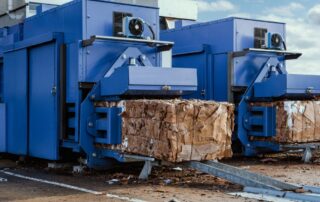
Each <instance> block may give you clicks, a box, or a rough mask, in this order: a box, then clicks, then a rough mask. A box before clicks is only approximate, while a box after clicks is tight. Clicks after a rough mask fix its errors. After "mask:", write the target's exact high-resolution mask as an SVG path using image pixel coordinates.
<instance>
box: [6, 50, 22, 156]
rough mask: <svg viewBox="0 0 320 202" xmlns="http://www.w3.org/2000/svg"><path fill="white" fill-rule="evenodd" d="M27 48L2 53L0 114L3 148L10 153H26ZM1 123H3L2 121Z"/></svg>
mask: <svg viewBox="0 0 320 202" xmlns="http://www.w3.org/2000/svg"><path fill="white" fill-rule="evenodd" d="M27 65H28V64H27V50H26V49H21V50H18V51H12V52H8V53H5V54H4V66H3V74H4V75H3V101H4V103H5V105H2V107H1V110H2V112H1V116H2V118H3V116H4V113H5V116H6V117H5V121H6V122H5V125H4V127H5V128H2V131H1V132H2V134H4V130H5V134H6V135H5V136H2V138H1V139H2V140H1V141H3V142H4V141H5V142H6V143H4V145H3V146H2V147H3V148H4V147H5V146H6V151H7V152H8V153H11V154H17V155H26V154H27V151H28V148H27V146H28V144H27V142H28V138H27V137H28V136H27V131H28V130H27V128H28V127H27V109H28V105H27V103H28V100H27V86H28V85H27V75H28V72H27ZM2 124H3V123H2ZM0 127H1V126H0Z"/></svg>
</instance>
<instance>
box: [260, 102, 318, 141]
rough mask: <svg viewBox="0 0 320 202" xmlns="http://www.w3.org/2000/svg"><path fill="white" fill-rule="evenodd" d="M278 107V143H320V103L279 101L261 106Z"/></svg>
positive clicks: (276, 139)
mask: <svg viewBox="0 0 320 202" xmlns="http://www.w3.org/2000/svg"><path fill="white" fill-rule="evenodd" d="M259 105H263V106H274V107H276V109H277V110H276V116H277V118H276V120H277V123H276V136H275V138H274V141H275V142H278V143H284V144H286V143H309V142H318V141H320V133H319V132H320V102H319V101H316V100H311V101H310V100H309V101H277V102H272V103H263V104H259Z"/></svg>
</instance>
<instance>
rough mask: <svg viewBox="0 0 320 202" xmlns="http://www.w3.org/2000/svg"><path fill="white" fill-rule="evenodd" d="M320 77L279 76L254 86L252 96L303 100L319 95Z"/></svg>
mask: <svg viewBox="0 0 320 202" xmlns="http://www.w3.org/2000/svg"><path fill="white" fill-rule="evenodd" d="M319 81H320V76H314V75H295V74H281V75H274V76H272V77H271V78H269V79H267V80H266V81H263V82H260V83H256V84H255V85H254V95H255V97H258V98H259V97H260V98H266V97H267V98H272V97H281V96H286V97H295V98H299V97H300V98H304V97H307V96H311V95H319V94H320V83H319Z"/></svg>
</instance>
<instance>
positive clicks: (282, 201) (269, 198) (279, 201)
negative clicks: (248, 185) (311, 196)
mask: <svg viewBox="0 0 320 202" xmlns="http://www.w3.org/2000/svg"><path fill="white" fill-rule="evenodd" d="M228 194H229V195H232V196H240V197H243V198H249V199H257V200H262V201H269V202H273V201H277V202H295V201H293V200H289V199H284V198H279V197H275V196H269V195H264V194H252V193H247V192H234V193H228Z"/></svg>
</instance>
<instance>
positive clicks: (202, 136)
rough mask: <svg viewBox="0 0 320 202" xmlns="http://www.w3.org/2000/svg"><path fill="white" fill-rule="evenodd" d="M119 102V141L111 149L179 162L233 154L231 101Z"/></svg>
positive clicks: (108, 104)
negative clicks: (120, 115) (120, 108)
mask: <svg viewBox="0 0 320 202" xmlns="http://www.w3.org/2000/svg"><path fill="white" fill-rule="evenodd" d="M96 105H97V106H105V107H112V106H121V107H122V108H123V112H122V141H123V143H122V145H117V146H115V147H113V149H118V150H121V151H123V152H128V153H133V154H140V155H145V156H152V157H155V158H157V159H161V160H165V161H170V162H182V161H190V160H215V159H221V158H225V157H231V156H232V150H231V136H232V130H233V127H234V107H233V105H232V104H227V103H218V102H213V101H200V100H126V101H121V102H119V103H105V102H104V103H96Z"/></svg>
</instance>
